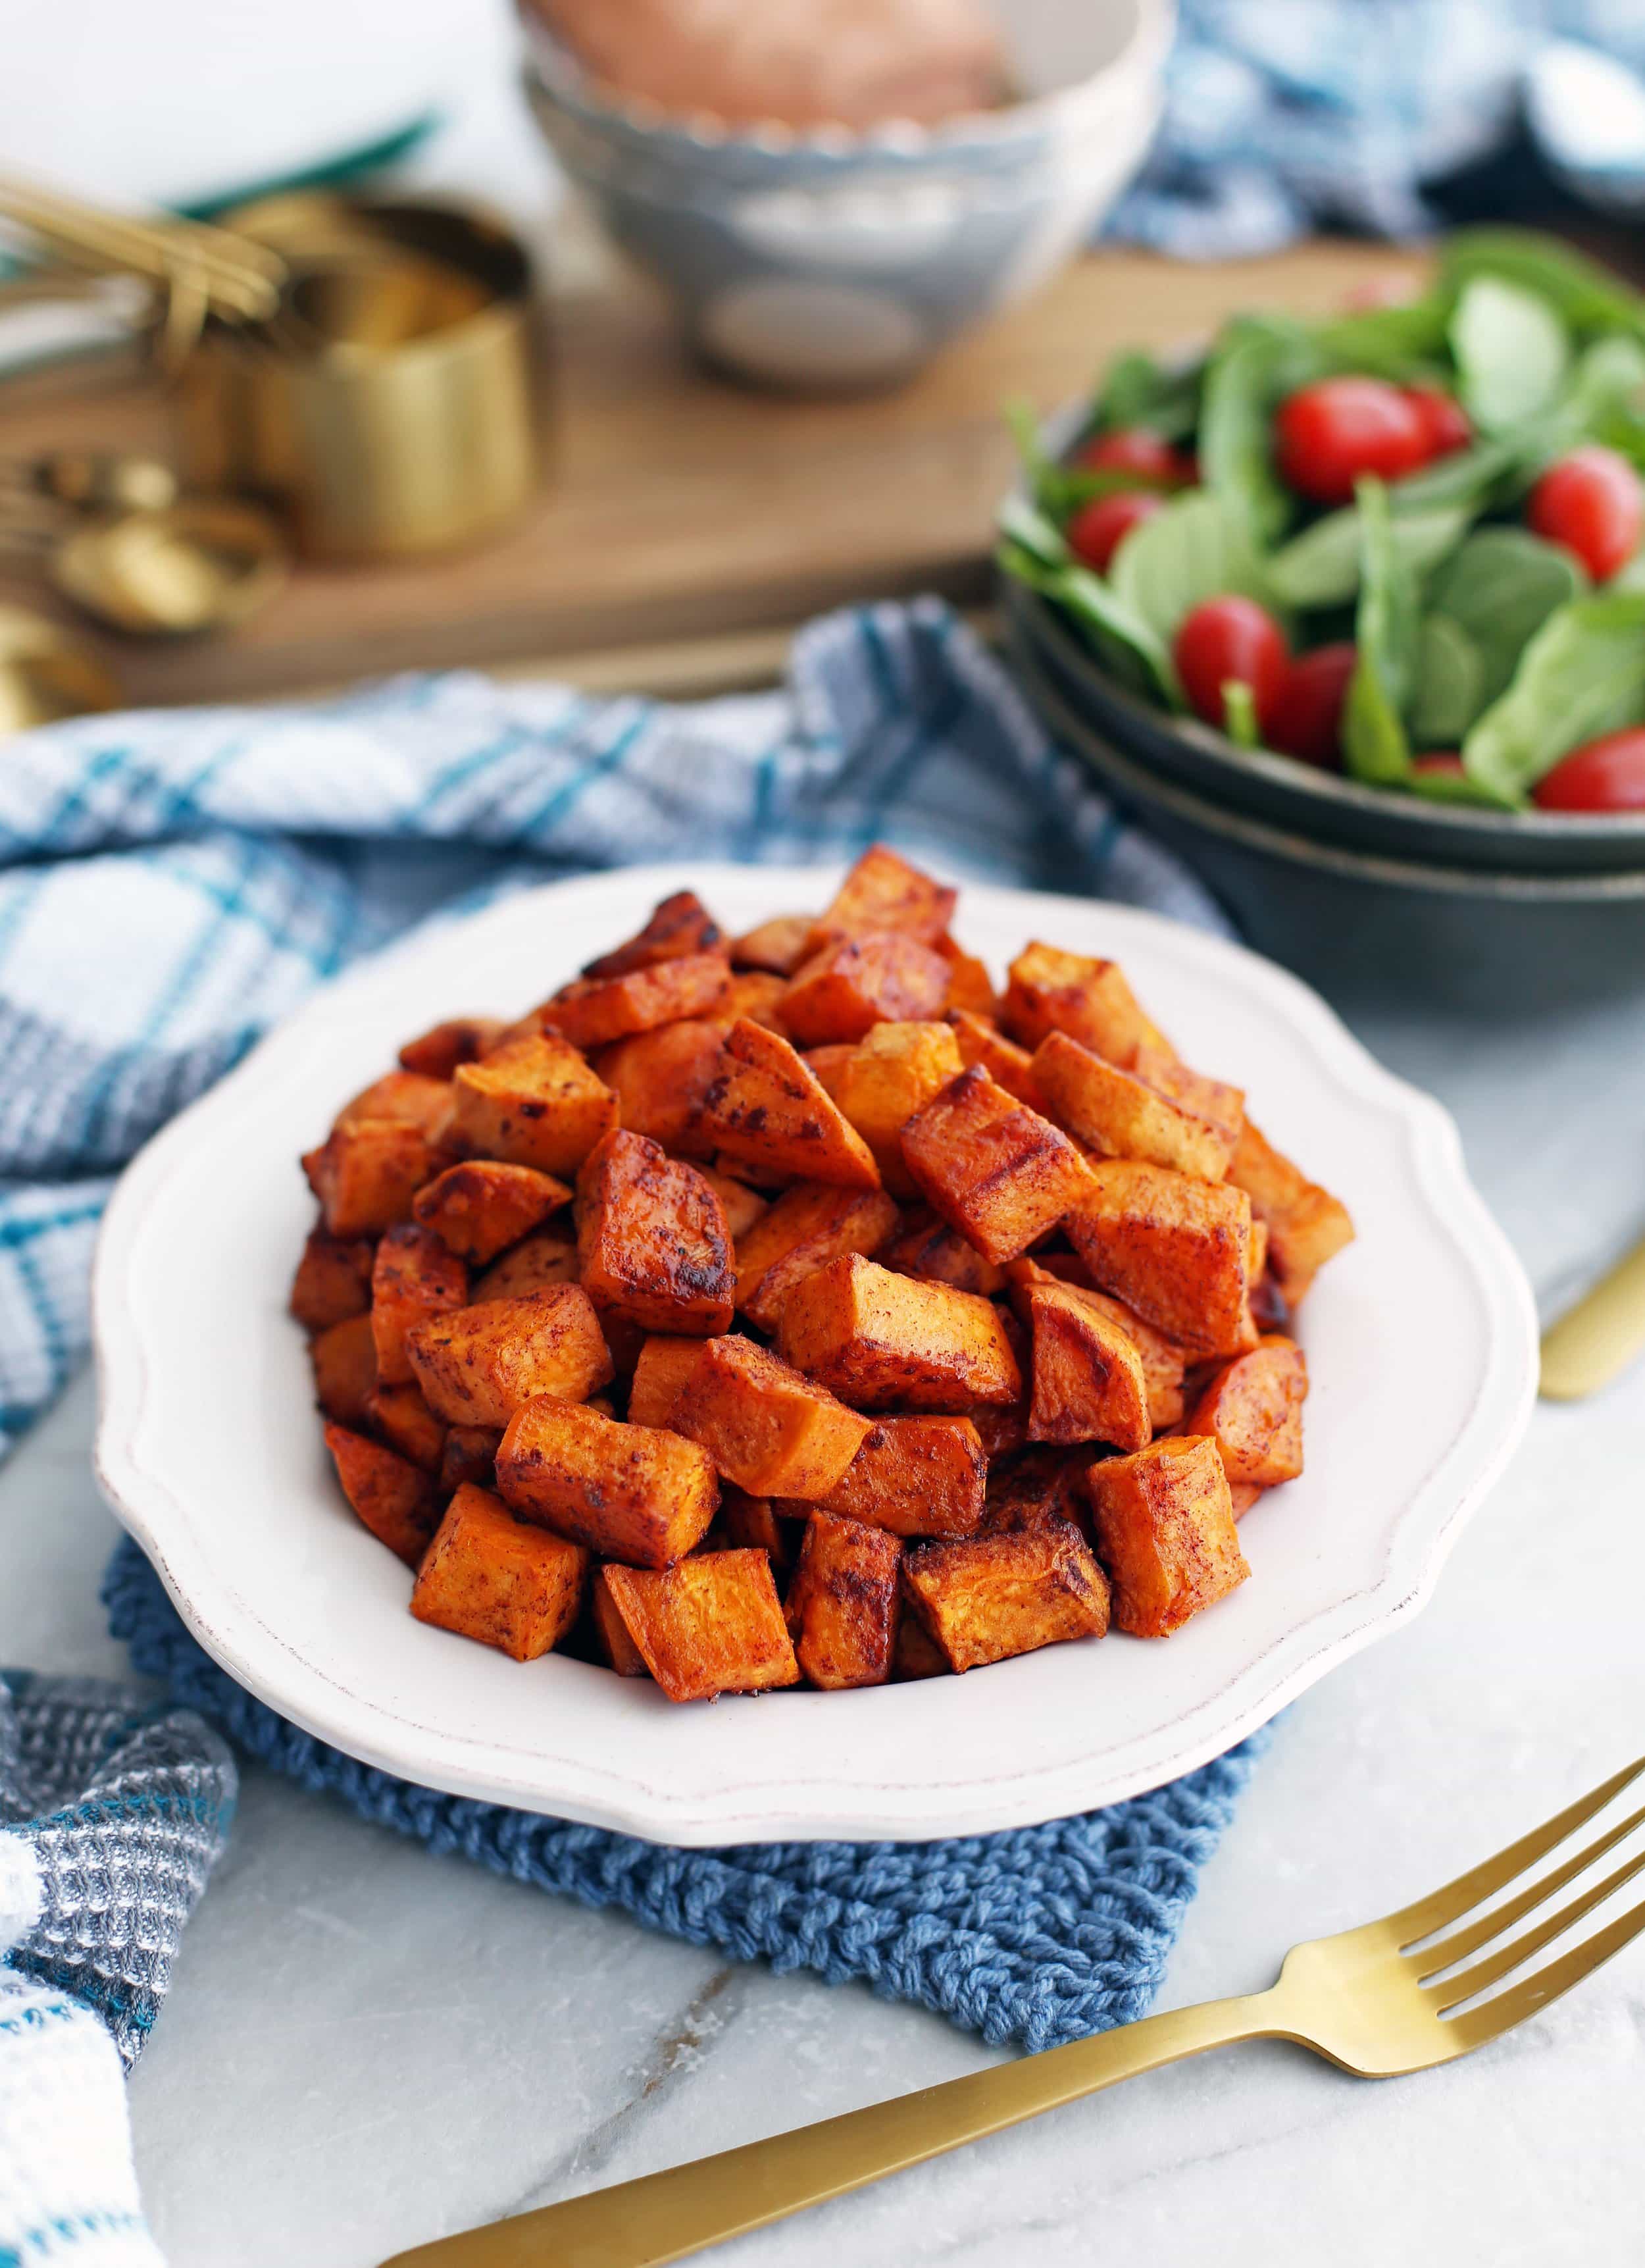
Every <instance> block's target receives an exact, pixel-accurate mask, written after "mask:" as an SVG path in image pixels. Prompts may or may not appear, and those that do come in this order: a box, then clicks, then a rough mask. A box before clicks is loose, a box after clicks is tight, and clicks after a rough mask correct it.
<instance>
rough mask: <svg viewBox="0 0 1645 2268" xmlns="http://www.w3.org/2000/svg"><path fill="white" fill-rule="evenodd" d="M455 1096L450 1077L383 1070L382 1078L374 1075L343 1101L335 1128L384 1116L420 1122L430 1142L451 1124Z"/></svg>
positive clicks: (441, 1137) (395, 1122)
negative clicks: (369, 1083) (424, 1075)
mask: <svg viewBox="0 0 1645 2268" xmlns="http://www.w3.org/2000/svg"><path fill="white" fill-rule="evenodd" d="M454 1100H455V1098H454V1097H453V1095H452V1087H451V1082H450V1080H449V1079H424V1078H422V1076H421V1075H420V1074H418V1073H417V1072H415V1071H385V1072H384V1074H383V1076H382V1078H381V1079H373V1080H372V1081H371V1085H370V1086H365V1087H362V1088H361V1090H360V1092H359V1094H356V1095H355V1096H353V1097H352V1098H351V1100H350V1101H348V1102H345V1103H344V1104H343V1106H342V1108H341V1110H340V1111H339V1112H338V1113H337V1116H336V1119H335V1121H334V1130H335V1128H336V1127H337V1126H364V1125H369V1124H370V1123H372V1122H373V1121H375V1120H378V1119H386V1120H387V1121H388V1122H389V1123H390V1124H391V1125H395V1126H419V1127H421V1128H422V1131H423V1132H424V1133H425V1134H426V1135H427V1136H428V1138H429V1139H430V1142H434V1143H439V1142H441V1141H443V1140H444V1138H445V1135H446V1132H447V1130H448V1129H449V1127H450V1125H451V1117H452V1103H453V1101H454Z"/></svg>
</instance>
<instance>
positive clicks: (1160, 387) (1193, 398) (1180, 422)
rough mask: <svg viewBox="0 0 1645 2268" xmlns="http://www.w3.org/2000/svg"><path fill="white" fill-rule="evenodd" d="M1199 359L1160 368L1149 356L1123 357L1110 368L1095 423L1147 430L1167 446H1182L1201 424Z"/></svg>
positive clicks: (1095, 410) (1202, 367)
mask: <svg viewBox="0 0 1645 2268" xmlns="http://www.w3.org/2000/svg"><path fill="white" fill-rule="evenodd" d="M1204 374H1205V365H1204V362H1203V360H1202V359H1199V360H1195V361H1193V362H1191V363H1186V362H1185V363H1178V362H1175V361H1173V362H1171V363H1170V364H1161V363H1158V362H1157V361H1156V360H1155V359H1154V357H1153V356H1152V355H1147V354H1123V355H1120V357H1118V358H1117V359H1116V360H1115V361H1113V362H1112V363H1110V365H1108V369H1107V372H1105V376H1104V378H1103V382H1102V385H1101V387H1099V388H1098V394H1097V399H1096V401H1095V402H1094V403H1093V405H1092V409H1093V416H1094V418H1095V422H1096V423H1098V425H1101V426H1105V427H1109V428H1113V427H1114V426H1120V425H1146V426H1147V427H1148V428H1149V431H1151V432H1155V433H1162V434H1164V437H1165V438H1166V440H1168V441H1184V440H1186V439H1187V438H1189V437H1190V436H1191V435H1192V433H1193V429H1194V427H1195V426H1196V425H1197V424H1198V423H1199V422H1200V387H1201V380H1202V379H1203V377H1204Z"/></svg>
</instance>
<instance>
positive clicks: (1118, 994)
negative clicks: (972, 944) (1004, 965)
mask: <svg viewBox="0 0 1645 2268" xmlns="http://www.w3.org/2000/svg"><path fill="white" fill-rule="evenodd" d="M1000 1021H1001V1022H1002V1024H1003V1025H1004V1027H1005V1028H1006V1030H1007V1032H1008V1033H1009V1034H1010V1036H1011V1038H1012V1039H1014V1040H1017V1041H1019V1042H1021V1044H1022V1045H1023V1046H1024V1047H1025V1048H1028V1049H1034V1048H1037V1047H1038V1046H1039V1042H1041V1040H1043V1039H1044V1038H1045V1036H1046V1033H1047V1032H1066V1033H1067V1034H1068V1035H1069V1038H1070V1039H1071V1040H1077V1041H1078V1042H1080V1044H1081V1046H1082V1047H1087V1048H1090V1049H1091V1050H1092V1051H1093V1052H1094V1053H1095V1054H1097V1055H1099V1056H1103V1057H1105V1058H1106V1059H1107V1061H1108V1062H1110V1063H1113V1064H1119V1066H1120V1070H1121V1071H1129V1070H1130V1068H1131V1067H1132V1065H1133V1064H1135V1061H1136V1059H1137V1053H1138V1050H1139V1049H1141V1048H1142V1047H1143V1046H1144V1045H1146V1044H1147V1043H1148V1042H1149V1040H1150V1038H1153V1039H1157V1038H1158V1037H1159V1035H1157V1034H1156V1033H1155V1032H1154V1029H1153V1027H1152V1025H1150V1023H1149V1020H1148V1018H1147V1017H1146V1016H1145V1015H1144V1014H1143V1013H1142V1009H1141V1008H1139V1007H1138V1005H1137V1004H1136V998H1135V994H1134V993H1133V992H1132V990H1131V987H1130V986H1129V985H1128V984H1127V983H1126V980H1125V973H1124V971H1123V970H1122V969H1121V968H1120V965H1119V963H1118V961H1093V960H1091V959H1090V958H1089V957H1088V956H1087V955H1086V954H1083V953H1063V952H1061V951H1060V950H1059V949H1058V948H1057V947H1056V946H1054V945H1040V944H1033V945H1031V946H1027V947H1026V948H1025V949H1024V951H1023V952H1021V953H1019V954H1017V958H1016V960H1015V961H1012V963H1011V965H1010V970H1009V972H1008V982H1007V983H1006V988H1005V998H1004V999H1003V1001H1002V1004H1001V1007H1000ZM1162 1044H1163V1042H1162Z"/></svg>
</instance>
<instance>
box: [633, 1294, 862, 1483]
mask: <svg viewBox="0 0 1645 2268" xmlns="http://www.w3.org/2000/svg"><path fill="white" fill-rule="evenodd" d="M841 1264H844V1263H841ZM861 1264H862V1265H863V1266H867V1265H869V1264H870V1263H866V1262H864V1263H861ZM808 1280H811V1281H815V1278H810V1279H808ZM668 1422H669V1425H671V1427H672V1429H673V1431H674V1432H677V1433H683V1434H685V1435H686V1437H687V1440H693V1441H700V1442H701V1444H702V1446H703V1447H704V1448H705V1449H707V1451H708V1452H709V1455H710V1456H711V1457H712V1458H713V1460H714V1463H715V1466H716V1469H717V1471H718V1472H719V1474H720V1476H721V1477H722V1478H723V1479H724V1480H728V1481H731V1482H734V1483H735V1484H736V1485H737V1487H738V1488H739V1489H743V1490H745V1491H746V1492H747V1494H748V1495H750V1496H769V1497H797V1498H799V1499H803V1500H804V1502H806V1503H807V1504H815V1503H818V1502H819V1501H820V1500H821V1499H823V1498H824V1497H826V1496H827V1495H828V1494H829V1493H830V1492H831V1491H833V1490H834V1489H835V1488H836V1487H838V1485H839V1484H840V1481H841V1477H842V1476H843V1475H844V1472H845V1469H846V1468H847V1466H848V1464H849V1463H850V1462H851V1460H852V1458H853V1457H855V1456H856V1453H857V1451H858V1450H859V1449H860V1448H861V1447H862V1446H863V1439H864V1437H865V1436H866V1434H867V1433H868V1431H869V1427H870V1420H869V1419H868V1418H863V1417H860V1416H859V1415H858V1413H857V1412H856V1410H848V1409H847V1407H846V1406H845V1404H844V1403H843V1402H840V1401H837V1400H836V1399H835V1398H834V1395H832V1394H830V1393H828V1392H827V1391H826V1388H823V1387H821V1386H819V1385H818V1384H817V1383H816V1382H815V1381H813V1380H811V1379H809V1378H804V1377H802V1376H801V1375H800V1373H798V1372H797V1371H796V1370H793V1369H791V1368H790V1367H789V1365H788V1364H787V1363H785V1362H781V1361H779V1360H778V1359H777V1357H776V1356H775V1355H774V1354H772V1353H771V1352H770V1351H769V1350H768V1349H767V1348H765V1347H762V1346H758V1345H756V1344H754V1342H753V1340H752V1339H745V1338H720V1339H710V1340H709V1343H708V1344H707V1346H706V1347H705V1348H704V1349H703V1351H702V1355H701V1359H700V1360H699V1361H698V1363H697V1365H696V1366H695V1367H694V1370H693V1371H692V1372H691V1374H690V1376H689V1377H688V1378H687V1380H686V1381H685V1383H684V1385H683V1386H682V1387H681V1388H680V1389H679V1394H678V1395H676V1397H675V1400H674V1403H673V1407H672V1410H671V1411H670V1413H669V1420H668Z"/></svg>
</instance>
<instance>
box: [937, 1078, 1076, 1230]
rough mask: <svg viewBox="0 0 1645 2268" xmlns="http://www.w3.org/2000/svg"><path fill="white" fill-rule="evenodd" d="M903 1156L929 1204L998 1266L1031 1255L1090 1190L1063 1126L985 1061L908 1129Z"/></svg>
mask: <svg viewBox="0 0 1645 2268" xmlns="http://www.w3.org/2000/svg"><path fill="white" fill-rule="evenodd" d="M902 1154H903V1157H904V1159H905V1160H907V1167H908V1171H909V1172H910V1173H911V1174H912V1175H914V1180H915V1182H917V1183H918V1184H919V1187H920V1189H921V1192H922V1195H923V1196H924V1197H925V1198H926V1200H927V1202H928V1203H929V1204H931V1205H932V1206H934V1207H935V1209H936V1211H938V1212H939V1213H941V1215H942V1217H943V1219H944V1220H945V1221H946V1222H947V1223H948V1225H949V1226H950V1227H951V1228H957V1229H958V1231H959V1233H960V1234H961V1235H962V1236H963V1237H965V1239H966V1241H967V1242H968V1243H971V1244H974V1245H975V1246H976V1248H977V1249H978V1251H979V1252H980V1253H981V1254H982V1255H983V1256H985V1258H987V1259H989V1260H993V1261H995V1262H1000V1263H1003V1262H1004V1261H1007V1260H1015V1259H1016V1258H1017V1256H1018V1255H1019V1254H1021V1253H1024V1252H1026V1251H1027V1249H1028V1248H1029V1246H1030V1245H1031V1244H1032V1243H1034V1242H1035V1241H1037V1240H1038V1239H1039V1238H1040V1237H1042V1236H1043V1235H1045V1233H1046V1231H1047V1230H1048V1229H1051V1228H1054V1226H1056V1224H1057V1222H1058V1221H1059V1220H1061V1218H1062V1216H1063V1215H1064V1214H1065V1213H1067V1212H1069V1211H1071V1210H1072V1209H1073V1208H1074V1207H1075V1206H1076V1205H1077V1204H1083V1202H1084V1200H1085V1199H1086V1198H1087V1197H1089V1196H1090V1194H1091V1174H1090V1169H1089V1168H1088V1167H1087V1165H1086V1162H1085V1160H1084V1159H1083V1157H1082V1156H1081V1155H1080V1152H1078V1150H1077V1149H1076V1147H1075V1145H1073V1143H1072V1142H1070V1141H1069V1138H1068V1136H1067V1135H1066V1134H1065V1133H1063V1131H1062V1130H1061V1127H1057V1126H1054V1125H1053V1124H1052V1123H1051V1121H1050V1120H1049V1119H1048V1118H1042V1117H1041V1116H1039V1112H1038V1111H1037V1110H1031V1109H1030V1108H1028V1106H1027V1104H1026V1103H1023V1102H1018V1101H1017V1098H1016V1096H1015V1095H1012V1094H1007V1093H1006V1091H1005V1089H1004V1088H1003V1087H1002V1086H1000V1085H999V1084H998V1083H997V1081H995V1079H991V1078H990V1077H989V1075H988V1072H987V1071H984V1070H982V1069H981V1067H980V1065H977V1064H973V1067H972V1068H971V1070H969V1071H961V1073H960V1075H959V1077H958V1079H951V1080H950V1081H949V1083H948V1085H947V1086H945V1087H944V1088H943V1089H942V1090H941V1091H940V1093H938V1094H936V1095H934V1096H933V1097H932V1099H931V1101H929V1102H928V1103H927V1104H926V1106H925V1108H924V1109H923V1110H922V1111H921V1112H920V1114H919V1116H918V1117H916V1118H913V1119H911V1120H910V1121H909V1123H907V1126H905V1127H904V1128H903V1130H902Z"/></svg>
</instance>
